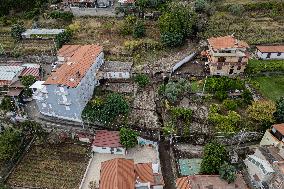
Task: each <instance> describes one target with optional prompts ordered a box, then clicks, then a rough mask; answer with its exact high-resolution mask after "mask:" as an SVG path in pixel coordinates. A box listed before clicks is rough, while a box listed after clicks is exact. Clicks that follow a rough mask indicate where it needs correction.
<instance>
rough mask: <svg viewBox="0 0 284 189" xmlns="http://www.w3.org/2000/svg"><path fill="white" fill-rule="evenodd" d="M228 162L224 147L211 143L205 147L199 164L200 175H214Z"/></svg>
mask: <svg viewBox="0 0 284 189" xmlns="http://www.w3.org/2000/svg"><path fill="white" fill-rule="evenodd" d="M227 160H228V154H227V151H226V148H225V146H223V145H221V144H219V143H217V142H215V141H213V142H210V143H208V144H206V145H205V147H204V150H203V158H202V162H201V173H203V174H216V173H218V172H219V169H220V167H221V165H222V164H223V163H224V162H225V161H227Z"/></svg>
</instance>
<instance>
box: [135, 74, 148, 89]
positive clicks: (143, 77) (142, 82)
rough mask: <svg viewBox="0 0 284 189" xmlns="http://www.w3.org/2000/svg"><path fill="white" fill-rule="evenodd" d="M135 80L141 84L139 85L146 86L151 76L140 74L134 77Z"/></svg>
mask: <svg viewBox="0 0 284 189" xmlns="http://www.w3.org/2000/svg"><path fill="white" fill-rule="evenodd" d="M134 80H135V82H136V83H137V84H138V85H139V87H145V86H146V85H148V84H149V83H150V78H149V77H148V76H147V75H145V74H138V75H137V76H136V77H135V78H134Z"/></svg>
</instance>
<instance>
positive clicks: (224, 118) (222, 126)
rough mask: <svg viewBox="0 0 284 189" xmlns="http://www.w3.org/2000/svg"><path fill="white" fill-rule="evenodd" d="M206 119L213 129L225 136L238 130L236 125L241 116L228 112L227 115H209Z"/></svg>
mask: <svg viewBox="0 0 284 189" xmlns="http://www.w3.org/2000/svg"><path fill="white" fill-rule="evenodd" d="M208 119H209V121H210V122H212V123H213V124H214V125H215V129H216V130H217V131H218V132H222V133H224V134H226V135H227V134H231V133H235V132H236V131H237V130H238V129H239V128H238V125H239V123H240V121H241V116H240V115H239V114H238V113H236V112H234V111H229V112H228V115H221V114H219V113H210V114H209V116H208Z"/></svg>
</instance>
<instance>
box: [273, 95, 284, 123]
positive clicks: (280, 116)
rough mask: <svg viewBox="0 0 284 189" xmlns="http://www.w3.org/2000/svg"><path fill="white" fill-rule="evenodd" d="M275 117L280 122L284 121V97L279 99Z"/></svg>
mask: <svg viewBox="0 0 284 189" xmlns="http://www.w3.org/2000/svg"><path fill="white" fill-rule="evenodd" d="M274 117H275V119H276V121H277V122H278V123H284V97H281V98H280V99H279V100H277V102H276V111H275V113H274Z"/></svg>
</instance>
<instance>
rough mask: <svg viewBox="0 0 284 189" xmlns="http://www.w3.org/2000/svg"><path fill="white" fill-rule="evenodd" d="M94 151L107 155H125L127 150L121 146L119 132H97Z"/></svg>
mask: <svg viewBox="0 0 284 189" xmlns="http://www.w3.org/2000/svg"><path fill="white" fill-rule="evenodd" d="M92 151H93V152H97V153H106V154H121V155H125V152H126V149H125V148H124V147H123V145H122V144H120V137H119V132H118V131H106V130H101V131H97V132H96V135H95V137H94V141H93V144H92Z"/></svg>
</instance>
